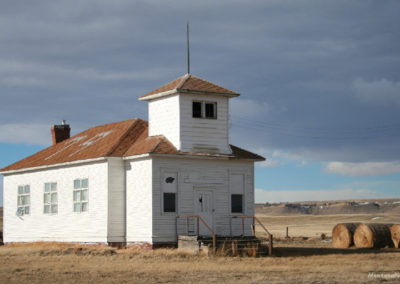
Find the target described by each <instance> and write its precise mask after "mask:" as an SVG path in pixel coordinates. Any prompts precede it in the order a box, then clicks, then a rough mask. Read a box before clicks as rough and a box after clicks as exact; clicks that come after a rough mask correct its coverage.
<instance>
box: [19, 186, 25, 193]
mask: <svg viewBox="0 0 400 284" xmlns="http://www.w3.org/2000/svg"><path fill="white" fill-rule="evenodd" d="M23 193H24V187H23V186H18V194H23Z"/></svg>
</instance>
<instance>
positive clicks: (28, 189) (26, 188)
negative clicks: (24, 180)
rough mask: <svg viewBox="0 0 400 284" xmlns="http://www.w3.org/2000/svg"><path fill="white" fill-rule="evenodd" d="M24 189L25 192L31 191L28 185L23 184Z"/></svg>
mask: <svg viewBox="0 0 400 284" xmlns="http://www.w3.org/2000/svg"><path fill="white" fill-rule="evenodd" d="M24 191H25V193H29V192H30V191H31V189H30V187H29V185H25V186H24Z"/></svg>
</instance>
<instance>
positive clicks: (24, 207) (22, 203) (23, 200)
mask: <svg viewBox="0 0 400 284" xmlns="http://www.w3.org/2000/svg"><path fill="white" fill-rule="evenodd" d="M17 200H18V201H17V215H18V216H21V215H29V213H30V204H31V188H30V186H29V185H20V186H18V196H17Z"/></svg>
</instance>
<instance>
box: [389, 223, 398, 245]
mask: <svg viewBox="0 0 400 284" xmlns="http://www.w3.org/2000/svg"><path fill="white" fill-rule="evenodd" d="M390 233H391V235H392V241H393V244H394V247H395V248H399V243H400V225H399V224H395V225H393V226H391V227H390Z"/></svg>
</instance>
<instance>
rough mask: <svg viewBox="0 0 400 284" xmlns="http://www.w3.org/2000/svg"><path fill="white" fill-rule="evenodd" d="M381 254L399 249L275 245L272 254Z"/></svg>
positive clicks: (283, 255) (286, 255)
mask: <svg viewBox="0 0 400 284" xmlns="http://www.w3.org/2000/svg"><path fill="white" fill-rule="evenodd" d="M370 253H375V254H381V253H400V249H394V248H383V249H356V248H349V249H335V248H304V247H275V248H274V253H273V254H274V256H276V257H290V256H311V255H330V254H370Z"/></svg>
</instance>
